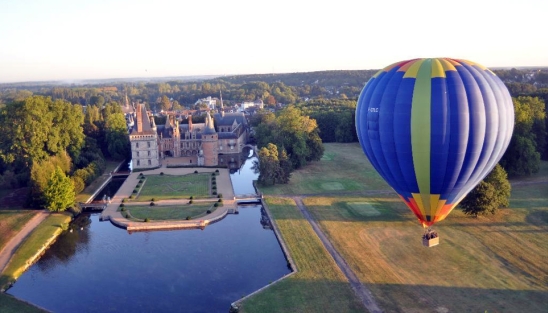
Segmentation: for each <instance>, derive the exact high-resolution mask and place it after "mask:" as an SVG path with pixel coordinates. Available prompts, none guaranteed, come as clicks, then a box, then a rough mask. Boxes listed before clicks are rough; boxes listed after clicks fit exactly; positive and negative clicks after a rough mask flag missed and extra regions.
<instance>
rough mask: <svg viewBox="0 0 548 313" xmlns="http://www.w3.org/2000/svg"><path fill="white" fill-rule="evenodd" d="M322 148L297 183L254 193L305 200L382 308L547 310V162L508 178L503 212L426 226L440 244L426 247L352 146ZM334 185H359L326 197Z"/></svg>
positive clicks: (408, 216)
mask: <svg viewBox="0 0 548 313" xmlns="http://www.w3.org/2000/svg"><path fill="white" fill-rule="evenodd" d="M325 147H326V156H327V157H325V158H324V159H323V160H322V161H320V162H317V163H315V164H313V165H312V166H311V167H308V168H307V169H306V170H305V171H299V172H297V173H295V174H294V178H295V180H294V181H293V178H292V181H293V182H292V184H295V182H296V181H298V182H299V184H302V185H305V186H296V185H293V186H279V187H278V186H276V187H274V188H269V189H262V190H263V191H264V192H265V193H270V194H288V195H291V194H293V195H299V194H305V195H308V196H307V197H306V198H304V203H305V205H306V206H307V208H308V210H309V211H310V212H311V213H312V215H313V216H314V218H315V219H316V220H318V221H319V223H320V226H321V227H322V229H323V230H324V232H325V233H326V234H327V236H328V237H329V238H330V240H331V242H332V243H333V244H334V245H335V247H336V249H337V250H338V251H339V253H341V254H342V255H343V257H344V258H345V260H346V261H347V263H348V264H349V266H350V267H351V268H352V269H353V271H354V272H355V273H356V275H357V276H358V277H359V279H360V280H361V281H362V283H363V284H364V285H366V286H367V287H368V288H370V290H371V291H372V292H373V295H374V296H375V298H376V299H377V301H378V303H379V305H380V306H381V308H382V309H383V310H384V311H386V312H485V311H487V312H547V308H548V261H547V260H548V183H546V181H548V166H547V164H546V163H543V166H542V171H541V173H539V174H536V175H534V176H533V177H528V178H526V179H518V180H514V181H512V185H513V190H512V198H511V205H510V206H511V207H510V208H506V209H501V210H500V211H499V212H498V213H497V214H496V215H495V216H487V217H479V218H472V217H468V216H465V215H464V214H463V213H462V212H461V211H460V210H459V209H458V208H457V209H456V210H454V211H453V212H452V213H451V215H449V217H448V218H447V219H446V220H444V221H442V222H440V223H437V224H436V225H435V229H436V230H437V231H438V233H439V235H440V245H439V246H436V247H433V248H425V247H423V246H422V244H421V235H422V227H421V226H419V224H418V222H417V220H416V218H415V217H414V215H413V214H411V212H410V211H409V210H408V209H407V207H406V206H405V205H404V204H403V203H401V201H400V200H399V198H398V197H397V195H395V193H393V192H392V191H391V189H390V188H389V186H388V185H386V184H385V183H383V182H382V180H381V178H380V177H379V176H378V175H377V174H376V172H374V170H373V168H372V167H371V165H370V164H369V162H368V161H367V160H366V158H365V156H364V155H363V152H362V151H361V148H360V147H359V144H326V145H325ZM312 167H313V168H314V170H311V168H312ZM333 171H335V172H336V173H332V172H333ZM362 175H363V177H362ZM339 185H343V186H355V185H358V186H359V185H361V186H362V188H354V187H352V188H354V189H352V188H351V189H350V190H349V189H346V188H343V189H340V194H338V195H337V194H334V193H335V192H336V191H334V190H333V186H339ZM322 190H323V191H322ZM276 219H277V217H276ZM292 231H297V230H296V229H295V230H292V229H290V228H289V229H287V228H286V229H285V230H283V232H292ZM284 236H285V235H284ZM268 292H271V291H268ZM272 292H275V291H272ZM326 312H327V311H326ZM337 312H344V310H339V311H337Z"/></svg>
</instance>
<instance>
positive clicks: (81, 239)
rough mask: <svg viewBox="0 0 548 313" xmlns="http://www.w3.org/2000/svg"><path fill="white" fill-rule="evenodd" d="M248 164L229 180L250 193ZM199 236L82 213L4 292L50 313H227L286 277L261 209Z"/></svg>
mask: <svg viewBox="0 0 548 313" xmlns="http://www.w3.org/2000/svg"><path fill="white" fill-rule="evenodd" d="M253 160H254V158H251V159H248V160H247V161H246V162H245V163H244V164H243V166H242V168H241V169H240V171H237V172H235V173H233V174H231V179H232V181H233V185H234V191H235V193H236V194H249V193H253V192H254V188H253V186H252V184H251V182H252V180H253V179H255V178H256V174H254V173H253V170H252V168H251V167H252V162H253ZM239 211H240V214H237V215H228V216H227V217H226V218H224V219H223V220H221V221H220V222H218V223H215V224H212V225H209V226H207V227H206V228H205V229H204V230H177V231H159V232H136V233H131V234H130V233H128V232H127V231H126V230H124V229H120V228H116V227H114V226H113V225H112V224H111V223H110V222H99V215H98V214H81V215H80V216H79V217H78V218H77V219H76V220H75V221H74V222H73V224H72V225H71V228H72V232H69V231H67V232H65V233H63V234H62V235H61V236H60V237H59V239H58V240H57V242H56V243H55V244H54V245H53V246H52V247H51V248H50V249H48V250H47V252H46V253H45V254H44V256H43V257H42V258H41V259H40V260H39V261H38V262H37V263H36V264H34V265H33V266H31V268H29V270H28V271H27V272H25V273H24V274H23V275H22V276H21V277H20V278H19V280H18V281H17V282H16V283H15V285H14V286H13V287H12V288H10V289H9V290H8V293H9V294H12V295H14V296H16V297H18V298H20V299H23V300H26V301H28V302H31V303H34V304H36V305H39V306H41V307H43V308H45V309H47V310H51V311H53V312H224V313H226V312H228V309H229V307H230V303H232V302H233V301H235V300H237V299H239V298H241V297H242V296H244V295H247V294H249V293H251V292H253V291H254V290H256V289H259V288H261V287H263V286H265V285H267V284H268V283H269V282H271V281H274V280H276V279H278V278H280V277H282V276H283V275H285V274H287V273H289V272H290V270H289V269H288V267H287V262H286V259H285V257H284V255H283V252H282V251H281V248H280V246H279V244H278V242H277V239H276V237H275V235H274V232H273V231H272V230H270V229H268V228H263V226H262V225H261V223H260V221H261V207H260V206H258V205H251V206H247V205H246V206H242V207H240V208H239Z"/></svg>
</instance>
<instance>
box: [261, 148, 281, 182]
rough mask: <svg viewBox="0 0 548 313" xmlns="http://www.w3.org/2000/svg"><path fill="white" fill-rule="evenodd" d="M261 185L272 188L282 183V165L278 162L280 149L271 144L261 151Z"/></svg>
mask: <svg viewBox="0 0 548 313" xmlns="http://www.w3.org/2000/svg"><path fill="white" fill-rule="evenodd" d="M258 168H259V172H260V174H259V179H258V181H259V183H260V184H262V185H264V186H272V185H274V184H276V183H277V182H279V181H280V178H279V176H280V174H281V169H280V163H279V161H278V147H276V145H275V144H272V143H269V144H268V146H267V147H263V148H261V150H259V161H258Z"/></svg>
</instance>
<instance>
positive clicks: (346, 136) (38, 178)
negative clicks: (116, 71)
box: [0, 68, 548, 206]
mask: <svg viewBox="0 0 548 313" xmlns="http://www.w3.org/2000/svg"><path fill="white" fill-rule="evenodd" d="M494 72H495V73H496V74H497V75H498V76H499V77H500V78H501V79H502V80H503V81H504V83H505V84H506V86H507V87H508V89H509V91H510V93H511V95H512V97H513V101H514V108H515V112H516V114H515V115H516V118H515V122H516V126H515V130H514V135H513V138H512V141H511V143H510V147H509V148H508V151H507V152H506V154H505V156H504V157H503V159H502V160H501V165H502V166H503V167H504V169H505V170H506V171H507V172H508V174H509V175H510V176H519V175H529V174H531V173H535V172H537V171H538V170H539V166H540V160H541V159H545V160H546V159H548V143H547V125H548V118H547V114H546V110H547V108H546V102H547V101H548V69H547V68H540V69H539V68H536V69H516V68H512V69H497V70H494ZM375 73H376V71H375V70H362V71H322V72H309V73H286V74H257V75H239V76H223V77H215V78H210V79H202V80H191V81H188V80H173V81H166V80H165V79H164V80H158V81H125V82H124V81H121V80H116V81H104V82H101V81H98V82H96V83H94V84H82V85H74V84H73V85H59V84H53V83H52V84H48V83H24V84H16V83H10V84H0V127H1V128H2V132H3V134H4V136H3V137H2V138H1V139H0V185H1V186H2V187H4V188H5V187H22V186H28V187H30V189H31V190H32V191H31V197H29V199H31V201H30V202H31V204H33V205H35V206H36V205H42V204H43V201H45V199H44V198H43V195H44V186H45V185H46V183H45V178H44V177H48V176H51V175H52V173H54V172H56V169H57V167H59V168H60V169H61V172H62V173H63V174H64V175H65V176H66V178H68V179H71V180H72V182H73V185H74V186H75V188H74V190H75V191H76V192H78V191H80V190H82V188H83V187H84V186H85V184H87V183H89V182H90V181H92V180H93V178H94V177H96V176H97V175H100V174H101V173H102V170H103V169H104V160H105V158H113V159H119V160H121V159H123V158H125V157H126V156H128V155H129V146H128V143H127V133H126V125H125V119H124V116H123V114H122V112H121V110H120V104H124V103H125V101H126V95H127V98H128V99H129V101H130V102H133V103H137V102H142V103H145V105H147V106H148V108H149V109H151V110H152V111H153V112H159V111H160V110H162V109H164V110H167V109H170V110H181V109H183V108H187V109H196V106H195V102H196V101H197V100H198V99H202V98H206V97H208V96H211V97H219V96H220V94H221V92H222V98H223V102H224V105H225V106H231V105H234V104H237V103H241V102H244V101H256V100H261V101H263V103H264V106H265V109H266V110H264V111H263V112H259V116H258V117H256V118H255V119H256V120H257V121H259V122H256V123H255V126H259V124H260V122H261V121H264V122H265V123H266V124H265V125H269V126H270V127H271V128H272V129H276V127H279V125H280V124H279V122H277V121H276V120H277V119H278V118H283V114H284V113H280V112H281V109H282V108H284V107H287V106H291V108H292V109H291V110H293V111H291V112H290V113H288V116H292V118H293V119H294V120H296V121H298V120H300V119H306V120H310V121H313V122H314V125H315V126H314V128H313V129H308V130H306V131H304V133H303V135H302V136H301V137H299V138H308V139H307V140H308V143H310V144H311V146H310V148H311V149H312V150H310V151H308V152H305V153H304V154H303V155H302V157H300V158H297V157H296V155H295V153H293V155H292V153H291V150H292V149H299V148H298V147H297V146H291V145H289V143H287V142H284V138H283V137H278V138H277V139H276V138H275V139H276V140H278V141H280V145H279V146H278V150H280V151H279V152H278V153H279V154H280V156H281V154H282V152H283V153H284V154H286V156H284V158H287V159H288V161H287V162H286V163H287V165H286V166H288V167H291V168H299V167H300V166H302V165H303V164H305V163H306V162H308V161H310V160H316V159H318V156H321V149H320V146H318V145H317V143H318V142H320V141H321V142H355V141H357V136H356V131H355V124H354V119H355V116H354V114H355V108H356V101H357V99H358V97H359V94H360V92H361V90H362V88H363V86H364V85H365V83H366V82H367V81H368V79H369V78H370V77H371V76H372V75H374V74H375ZM218 103H219V102H218ZM84 108H85V109H84ZM269 112H276V113H274V114H270V113H269ZM269 114H270V115H269ZM280 114H281V115H282V117H280ZM285 118H288V117H287V116H286V117H285ZM252 124H253V123H252ZM13 125H16V126H17V127H12V126H13ZM264 129H265V128H263V130H264ZM258 130H259V132H260V131H261V128H260V127H259V128H258ZM262 135H264V136H263V137H267V136H273V135H272V134H271V133H268V134H267V132H266V131H263V134H262ZM273 140H274V139H273ZM274 141H275V140H274ZM268 143H271V142H267V141H265V139H264V138H263V139H260V140H259V148H267V150H268V149H270V152H271V154H272V153H274V149H273V147H269V146H268ZM282 146H283V147H282ZM282 148H283V149H282ZM301 148H302V147H301ZM282 150H283V151H282ZM305 150H306V149H305ZM265 153H266V151H265ZM284 162H285V161H284ZM287 175H288V174H287ZM287 175H286V176H287ZM59 176H62V175H59ZM282 176H283V175H282ZM61 178H63V177H60V178H59V179H61ZM281 180H282V181H284V180H287V177H285V178H283V179H281Z"/></svg>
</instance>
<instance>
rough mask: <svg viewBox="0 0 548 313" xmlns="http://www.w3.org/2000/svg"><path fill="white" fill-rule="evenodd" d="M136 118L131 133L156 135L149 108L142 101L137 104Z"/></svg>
mask: <svg viewBox="0 0 548 313" xmlns="http://www.w3.org/2000/svg"><path fill="white" fill-rule="evenodd" d="M136 119H137V120H136V121H135V125H133V128H132V130H131V135H154V131H153V130H152V125H151V122H150V119H149V116H148V113H147V109H146V107H145V106H144V105H142V104H141V103H139V104H138V105H137V117H136Z"/></svg>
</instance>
